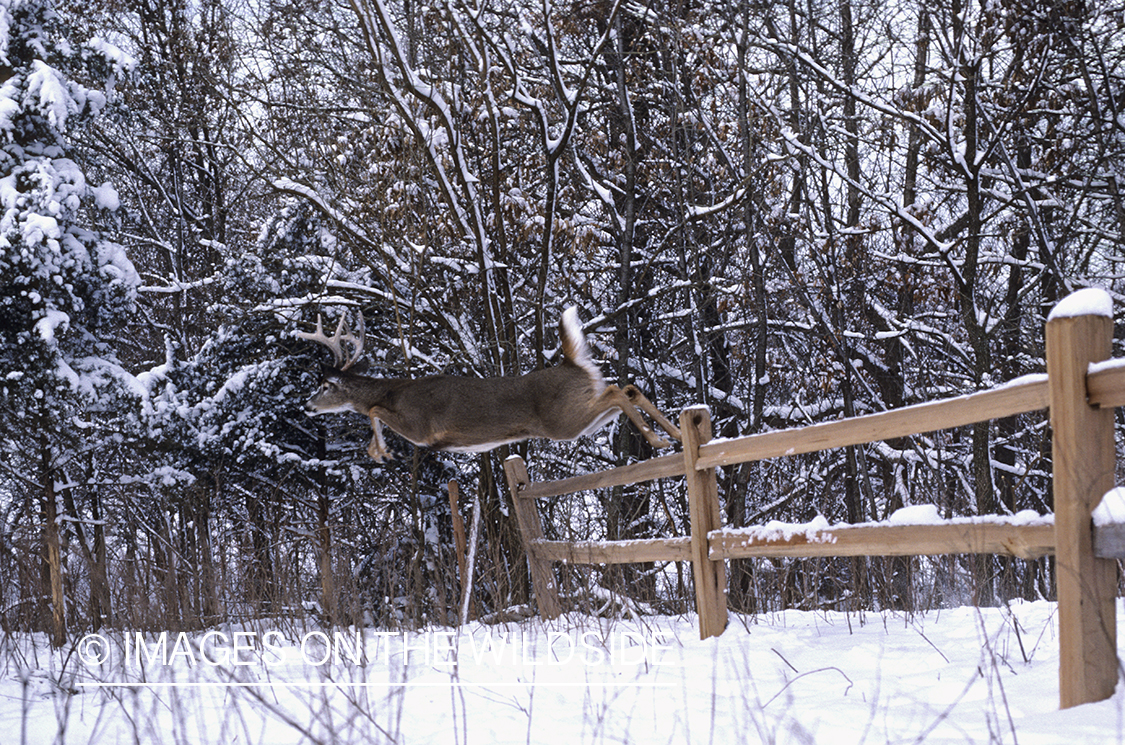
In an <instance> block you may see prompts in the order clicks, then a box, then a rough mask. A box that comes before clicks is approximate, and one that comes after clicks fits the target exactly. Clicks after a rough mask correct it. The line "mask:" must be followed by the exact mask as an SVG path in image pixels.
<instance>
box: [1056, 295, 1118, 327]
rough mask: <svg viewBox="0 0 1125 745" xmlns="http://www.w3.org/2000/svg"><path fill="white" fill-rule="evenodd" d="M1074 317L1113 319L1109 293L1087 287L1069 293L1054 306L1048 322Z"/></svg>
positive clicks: (1111, 301)
mask: <svg viewBox="0 0 1125 745" xmlns="http://www.w3.org/2000/svg"><path fill="white" fill-rule="evenodd" d="M1075 316H1103V317H1105V318H1113V300H1112V298H1110V296H1109V293H1108V292H1106V291H1105V290H1103V289H1101V288H1100V287H1087V288H1085V289H1082V290H1077V291H1075V292H1072V293H1070V294H1069V295H1067V296H1066V297H1064V298H1063V299H1062V300H1060V301H1059V304H1058V305H1056V306H1055V307H1054V308H1053V309H1052V310H1051V313H1050V315H1048V316H1047V320H1048V321H1052V320H1054V319H1056V318H1074V317H1075Z"/></svg>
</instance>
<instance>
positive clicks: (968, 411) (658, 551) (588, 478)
mask: <svg viewBox="0 0 1125 745" xmlns="http://www.w3.org/2000/svg"><path fill="white" fill-rule="evenodd" d="M1112 332H1113V319H1112V306H1111V304H1110V301H1109V296H1108V295H1107V294H1106V293H1104V292H1103V291H1101V290H1081V291H1079V292H1077V293H1074V294H1073V295H1071V296H1070V297H1068V298H1066V299H1065V300H1063V301H1062V302H1061V303H1060V304H1059V305H1058V306H1057V307H1056V309H1055V310H1054V311H1053V312H1052V314H1051V317H1050V318H1049V319H1048V322H1047V329H1046V349H1047V374H1045V375H1029V376H1025V377H1023V378H1019V379H1017V380H1014V381H1012V382H1010V383H1007V384H1005V385H1002V386H1000V387H998V388H995V389H991V390H986V391H980V392H978V393H972V394H969V395H966V396H960V397H957V398H952V399H947V400H943V401H933V402H928V403H923V404H917V405H914V406H907V407H903V408H901V409H895V410H893V411H884V412H879V413H875V414H869V415H866V416H859V417H853V418H851V419H844V420H840V421H835V422H826V423H821V424H814V425H810V426H807V427H801V428H796V429H789V430H781V431H776V432H766V433H762V434H756V435H749V436H746V437H739V438H734V439H722V440H712V439H711V422H710V415H709V413H708V411H707V409H706V408H705V407H692V408H688V409H685V410H684V411H683V412H682V413H681V416H680V429H681V431H682V433H683V452H682V453H675V454H672V455H665V456H662V457H659V458H655V459H652V460H649V461H646V462H643V463H634V464H631V465H628V466H623V467H621V468H615V469H610V470H606V471H600V472H597V473H591V474H586V475H581V476H575V477H572V478H567V479H561V480H558V481H550V482H536V483H532V482H531V480H530V478H529V477H528V473H527V467H526V464H525V463H524V462H523V460H522V459H521V458H519V457H518V456H514V457H512V458H509V459H508V461H507V462H506V463H505V472H506V475H507V480H508V486H509V489H510V490H511V494H512V499H513V503H514V504H515V511H516V516H517V520H518V522H519V527H520V531H521V535H522V537H523V540H524V545H525V547H526V549H527V555H528V563H529V566H530V570H531V578H532V584H533V588H534V591H535V596H536V600H537V602H538V605H539V611H540V614H541V615H543V616H544V617H545V618H555V617H557V616H558V615H559V614H560V613H561V606H560V603H559V599H558V587H557V583H556V580H555V577H554V571H553V569H552V567H551V563H552V562H560V561H561V562H569V563H574V564H613V563H633V562H649V561H690V562H691V564H692V574H693V578H694V581H695V597H696V610H697V612H698V615H699V625H700V636H701V637H702V638H706V637H709V636H717V635H719V634H721V633H722V632H723V630H724V629H725V628H726V625H727V607H726V594H725V586H726V565H725V563H724V562H725V560H727V559H734V558H746V557H794V556H914V555H941V554H953V553H958V554H960V553H980V554H1006V555H1011V556H1017V557H1020V558H1024V559H1031V558H1036V557H1040V556H1044V555H1047V554H1054V555H1055V556H1056V571H1055V577H1056V584H1057V590H1058V605H1059V651H1060V662H1059V699H1060V705H1061V706H1062V707H1063V708H1066V707H1069V706H1074V705H1077V704H1081V703H1087V702H1091V701H1099V700H1102V699H1104V698H1108V697H1109V696H1110V695H1111V694H1112V693H1113V690H1114V686H1115V685H1116V683H1117V670H1118V663H1117V640H1116V617H1115V605H1114V603H1115V594H1116V588H1117V562H1116V558H1119V557H1103V556H1098V555H1096V554H1095V552H1094V528H1093V525H1092V522H1091V514H1092V512H1093V510H1094V508H1095V507H1096V506H1097V504H1098V503H1099V502H1100V501H1101V499H1102V496H1103V495H1104V494H1105V493H1106V492H1107V491H1109V490H1110V489H1111V488H1112V486H1113V473H1114V467H1115V458H1116V454H1115V446H1114V439H1113V411H1112V409H1113V407H1116V406H1123V405H1125V360H1122V361H1121V363H1120V364H1119V363H1118V362H1117V361H1109V362H1107V361H1106V360H1107V359H1108V357H1109V355H1110V347H1111V343H1112ZM1043 409H1049V410H1050V421H1051V429H1052V438H1053V439H1052V460H1053V469H1054V473H1053V483H1054V501H1055V515H1054V519H1053V521H1052V520H1050V519H1043V520H1039V521H1032V522H1030V523H1027V524H1016V523H1014V522H1012V521H1005V520H1001V519H995V520H989V519H977V520H957V521H945V522H941V523H936V524H928V525H897V524H885V523H880V524H866V525H854V526H835V527H824V528H818V529H815V530H803V531H796V532H778V531H772V532H771V531H769V530H763V529H724V528H723V527H722V525H721V522H720V515H721V513H720V511H719V502H718V486H717V479H716V475H715V469H716V468H717V467H720V466H728V465H733V464H737V463H745V462H750V461H757V460H764V459H767V458H778V457H785V456H790V455H797V454H802V453H812V452H817V451H820V450H827V449H833V448H841V447H847V446H852V445H863V444H866V443H870V442H878V441H882V440H889V439H895V438H900V437H907V436H911V435H916V434H921V433H925V432H932V431H935V430H939V429H950V428H954V427H962V426H965V425H969V424H975V423H977V422H982V421H988V420H991V419H998V418H1003V417H1010V416H1015V415H1017V414H1025V413H1029V412H1033V411H1040V410H1043ZM680 476H684V477H686V478H687V491H688V507H689V513H690V524H691V535H690V536H686V537H678V538H658V539H649V540H641V541H612V542H608V541H607V542H567V541H547V540H546V539H545V538H544V536H543V526H542V523H541V521H540V517H539V513H538V510H537V509H536V508H535V501H534V500H536V499H542V498H546V497H554V496H561V495H565V494H572V493H576V492H580V491H586V490H591V489H601V488H607V487H612V486H624V485H627V484H635V483H641V482H645V481H651V480H654V479H660V478H673V477H680ZM1114 528H1115V529H1116V530H1117V531H1118V532H1119V533H1120V532H1121V530H1122V526H1114ZM1116 545H1120V541H1118V542H1116Z"/></svg>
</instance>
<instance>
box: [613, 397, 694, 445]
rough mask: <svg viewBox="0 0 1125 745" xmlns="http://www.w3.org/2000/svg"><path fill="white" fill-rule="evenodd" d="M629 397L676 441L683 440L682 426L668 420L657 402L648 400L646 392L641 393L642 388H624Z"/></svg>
mask: <svg viewBox="0 0 1125 745" xmlns="http://www.w3.org/2000/svg"><path fill="white" fill-rule="evenodd" d="M622 393H624V394H625V395H626V396H627V397H628V399H629V400H630V401H631V402H632V404H633V406H634V407H639V408H640V409H641V410H642V411H644V412H645V413H646V414H648V415H649V416H650V417H652V420H653V421H654V422H656V423H657V424H659V425H660V428H661V429H662V430H664V431H665V432H667V433H668V434H669V435H670V436H671V437H672V439H673V440H675V441H676V442H680V441H681V439H682V438H681V437H680V428H679V427H677V426H676V425H674V424H672V422H670V421H668V417H666V416H664V414H662V413H661V412H660V409H658V408H656V404H654V403H653V402H652V401H649V400H648V397H647V396H645V394H643V393H641V389H640V388H638V387H637V386H635V385H627V386H625V387H624V388H623V389H622Z"/></svg>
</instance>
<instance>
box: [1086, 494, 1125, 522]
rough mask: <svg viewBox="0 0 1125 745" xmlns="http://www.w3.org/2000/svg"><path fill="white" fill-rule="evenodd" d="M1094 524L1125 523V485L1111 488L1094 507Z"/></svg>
mask: <svg viewBox="0 0 1125 745" xmlns="http://www.w3.org/2000/svg"><path fill="white" fill-rule="evenodd" d="M1093 517H1094V525H1097V526H1099V527H1102V526H1105V525H1125V487H1122V486H1118V487H1116V488H1114V489H1110V490H1109V491H1108V492H1106V494H1105V496H1104V497H1102V501H1101V503H1100V504H1099V505H1098V506H1097V507H1095V508H1094V516H1093Z"/></svg>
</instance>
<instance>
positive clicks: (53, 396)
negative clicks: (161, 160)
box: [0, 0, 138, 644]
mask: <svg viewBox="0 0 1125 745" xmlns="http://www.w3.org/2000/svg"><path fill="white" fill-rule="evenodd" d="M0 66H2V72H0V76H3V77H4V82H3V84H2V86H0V210H2V214H0V409H2V412H3V413H2V416H0V420H2V421H3V424H0V437H2V438H3V448H4V451H5V452H7V453H10V454H11V457H10V458H8V459H7V460H6V464H7V465H6V467H7V469H9V475H10V477H11V479H12V482H13V483H16V484H22V485H23V486H25V487H26V489H25V491H26V492H27V493H28V494H38V497H39V505H40V517H41V520H42V523H41V524H42V526H43V543H44V552H43V579H44V582H45V583H46V584H47V585H48V587H45V588H42V589H43V591H42V592H38V593H35V594H36V595H41V596H47V597H50V598H51V606H52V607H51V608H50V615H51V621H50V628H51V631H52V638H53V641H54V642H55V643H56V644H61V643H62V641H63V639H64V636H65V613H64V608H63V593H62V572H63V568H62V561H63V557H62V556H61V554H60V548H59V535H58V529H59V528H58V515H59V507H58V503H57V500H58V498H59V496H60V495H59V494H58V493H57V492H58V490H59V489H58V487H57V486H56V484H57V483H59V482H64V481H65V480H64V479H63V478H61V476H62V473H61V472H62V470H63V469H65V468H66V467H67V465H68V463H70V462H71V461H72V460H73V459H74V457H75V455H76V454H77V453H78V452H80V451H81V449H83V448H84V447H86V444H87V443H90V442H93V441H95V438H89V437H88V432H87V430H89V429H90V428H91V427H95V426H97V424H98V420H99V418H100V417H103V418H104V417H109V416H113V415H114V412H116V411H120V407H118V406H116V405H115V404H116V401H117V397H118V396H120V395H126V394H127V392H128V391H129V389H130V384H131V381H132V379H131V377H130V376H128V375H126V374H125V373H124V371H123V370H121V368H120V367H119V366H118V365H117V364H116V362H115V355H114V352H113V349H112V346H111V345H110V343H109V340H110V339H111V337H112V334H113V331H114V328H115V326H116V325H117V324H119V323H120V319H121V317H122V314H124V313H127V312H128V310H129V308H130V306H131V304H132V303H133V300H134V294H135V291H136V287H137V285H138V278H137V274H136V272H135V271H134V269H133V266H132V264H131V263H130V262H129V260H128V258H127V257H126V256H125V252H124V250H123V249H122V248H121V246H119V245H118V244H116V243H113V242H112V241H109V240H107V239H106V238H105V237H104V236H103V235H101V234H100V233H99V232H98V231H96V230H93V229H91V228H90V226H89V225H90V223H89V220H90V218H91V216H92V215H93V214H95V213H97V212H99V211H100V212H113V211H115V210H117V209H118V206H119V204H118V199H117V194H116V192H115V190H114V189H113V187H112V186H110V185H108V184H102V185H100V186H98V185H94V184H91V183H89V182H88V181H87V178H86V175H85V174H84V173H83V171H82V169H81V168H80V167H79V166H78V164H77V163H76V162H75V160H74V159H73V158H74V150H75V147H74V139H73V137H74V135H75V133H76V132H77V131H78V130H79V129H80V128H81V127H83V126H84V125H86V124H87V123H88V122H89V121H90V120H91V119H93V118H94V117H96V116H98V115H99V114H100V113H102V111H103V110H104V109H105V107H106V105H107V102H108V98H109V94H110V92H111V91H112V87H113V83H114V82H115V80H116V78H117V77H118V76H119V75H120V74H121V73H122V72H123V71H124V70H125V68H126V67H127V66H128V61H127V60H126V59H124V57H123V56H122V55H121V54H120V53H119V52H117V50H116V49H114V48H113V47H112V46H110V45H108V44H106V43H104V42H102V41H99V40H95V41H91V42H89V43H87V44H85V45H82V46H78V45H75V44H73V43H71V42H70V41H69V40H68V38H67V33H66V29H65V28H64V27H63V25H62V24H61V22H60V21H59V19H58V16H57V15H56V14H55V12H54V10H53V9H52V7H51V4H50V3H49V2H47V1H45V0H0ZM79 78H83V79H87V80H98V81H100V83H101V84H100V85H99V86H97V87H92V86H89V85H86V84H83V83H80V82H77V80H78V79H79ZM29 474H34V475H33V476H31V475H29ZM31 502H32V499H30V498H28V499H27V500H26V503H27V504H30V503H31ZM44 610H46V609H44ZM44 620H45V619H44Z"/></svg>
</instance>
